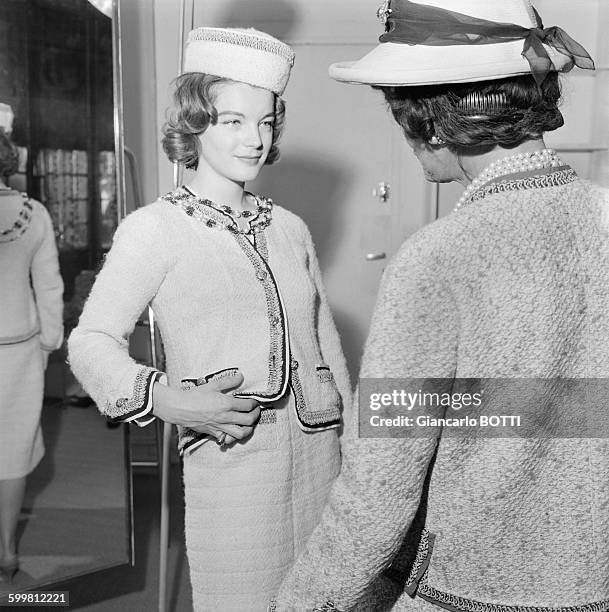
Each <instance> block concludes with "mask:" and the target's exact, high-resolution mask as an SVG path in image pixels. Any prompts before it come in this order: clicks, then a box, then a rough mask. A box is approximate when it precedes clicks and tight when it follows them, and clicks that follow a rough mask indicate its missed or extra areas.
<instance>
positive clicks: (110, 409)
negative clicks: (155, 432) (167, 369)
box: [105, 367, 167, 427]
mask: <svg viewBox="0 0 609 612" xmlns="http://www.w3.org/2000/svg"><path fill="white" fill-rule="evenodd" d="M166 378H167V377H166V376H165V374H163V372H159V371H158V370H155V369H154V368H148V367H143V368H141V369H140V370H139V371H138V372H137V374H136V376H135V380H134V382H133V389H132V393H131V397H119V398H118V399H117V400H116V401H115V402H114V404H113V403H112V402H107V404H106V410H105V414H106V418H107V419H108V421H110V422H111V423H130V422H132V421H133V422H135V423H136V424H137V425H139V426H140V427H144V426H145V425H148V424H150V423H152V421H154V420H155V419H156V417H155V416H153V415H152V414H151V413H152V406H153V403H152V387H153V386H154V383H155V382H157V381H158V382H160V383H161V384H165V385H166V384H167V381H166Z"/></svg>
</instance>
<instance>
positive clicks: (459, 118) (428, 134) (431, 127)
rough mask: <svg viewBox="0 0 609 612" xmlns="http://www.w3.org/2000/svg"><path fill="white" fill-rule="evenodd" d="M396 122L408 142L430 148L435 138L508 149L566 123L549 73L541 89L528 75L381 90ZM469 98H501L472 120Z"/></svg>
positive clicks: (452, 143)
mask: <svg viewBox="0 0 609 612" xmlns="http://www.w3.org/2000/svg"><path fill="white" fill-rule="evenodd" d="M378 89H381V90H382V91H383V93H384V94H385V99H386V100H387V103H388V104H389V107H390V109H391V112H392V114H393V117H394V119H395V120H396V121H397V122H398V124H399V125H400V126H401V127H402V129H403V130H404V133H405V134H406V136H408V137H409V138H413V139H418V140H422V141H424V142H427V143H428V142H429V141H430V140H431V138H432V136H437V137H438V138H441V139H442V140H444V142H446V144H447V145H448V146H449V147H453V148H456V149H460V148H469V147H495V146H501V147H505V148H512V147H515V146H518V145H519V144H521V143H522V142H525V141H527V140H531V139H534V138H539V137H541V135H542V134H543V133H544V132H549V131H552V130H556V129H558V128H559V127H561V126H562V125H563V123H564V120H563V116H562V114H561V112H560V111H559V110H558V104H559V102H560V98H561V90H560V83H559V81H558V74H557V73H555V72H553V73H550V74H549V75H548V76H547V78H546V79H545V81H544V82H543V84H542V85H541V87H539V86H538V85H537V83H536V82H535V80H534V78H533V77H532V76H531V75H523V76H517V77H510V78H506V79H500V80H497V81H483V82H480V83H463V84H458V83H453V84H447V85H429V86H418V87H379V88H378ZM469 94H478V95H480V96H486V97H490V99H493V98H494V99H497V98H501V99H504V101H505V103H504V104H501V105H500V106H499V107H498V108H496V109H494V110H493V111H492V112H489V113H488V114H484V115H482V116H481V115H477V116H475V115H474V116H473V115H472V113H471V112H468V111H467V109H464V108H463V105H462V104H460V103H461V101H462V100H463V99H464V98H465V97H466V96H468V95H469Z"/></svg>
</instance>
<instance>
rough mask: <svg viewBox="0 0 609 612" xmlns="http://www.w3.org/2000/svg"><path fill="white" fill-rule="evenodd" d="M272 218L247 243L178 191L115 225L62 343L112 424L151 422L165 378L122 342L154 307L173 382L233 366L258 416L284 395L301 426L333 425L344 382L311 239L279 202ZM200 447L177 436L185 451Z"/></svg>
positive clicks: (190, 436) (219, 216)
mask: <svg viewBox="0 0 609 612" xmlns="http://www.w3.org/2000/svg"><path fill="white" fill-rule="evenodd" d="M272 215H273V216H272V222H271V224H270V226H269V227H267V228H266V229H265V230H264V231H261V232H259V233H256V234H255V240H253V241H250V240H249V239H248V238H247V237H246V236H245V235H243V234H239V233H237V232H235V231H232V230H234V222H233V221H232V219H231V217H230V216H228V215H227V214H226V213H224V212H222V211H221V210H217V209H215V208H213V207H211V206H209V205H207V204H205V202H204V201H203V200H200V199H198V198H197V197H196V196H194V194H192V193H190V192H189V191H188V190H187V189H185V188H180V189H178V190H176V191H175V192H172V193H170V194H167V195H166V196H164V197H162V198H159V200H157V201H156V202H154V203H153V204H150V205H148V206H145V207H143V208H142V209H140V210H137V211H136V212H134V213H132V214H130V215H129V216H128V217H127V218H126V219H125V220H124V221H123V222H122V223H121V225H120V226H119V228H118V230H117V232H116V236H115V239H114V243H113V246H112V249H111V250H110V252H109V253H108V257H107V260H106V262H105V264H104V266H103V269H102V270H101V272H100V274H99V275H98V277H97V279H96V282H95V284H94V286H93V288H92V291H91V295H90V297H89V298H88V300H87V302H86V304H85V307H84V310H83V313H82V316H81V318H80V321H79V324H78V326H77V328H76V329H75V330H74V331H73V333H72V334H71V336H70V339H69V356H70V364H71V366H72V368H73V370H74V373H75V374H76V376H77V378H78V379H79V380H80V381H81V383H82V384H83V386H84V388H85V389H86V390H87V391H88V393H89V394H90V395H91V397H93V399H95V401H96V403H97V405H98V406H99V407H100V409H101V411H102V412H103V413H104V414H105V415H106V416H107V417H108V418H110V419H111V420H117V421H132V420H135V421H137V422H138V423H140V424H146V423H147V422H149V421H150V420H151V419H150V414H149V413H150V411H151V409H152V402H151V387H152V385H153V384H154V382H155V381H156V380H157V379H160V378H161V376H162V373H160V372H158V371H156V370H154V369H153V368H150V367H147V366H143V365H141V364H139V363H137V362H135V361H134V360H133V359H131V357H130V356H129V354H128V343H127V338H128V336H129V334H130V333H131V331H132V330H133V328H134V325H135V322H136V320H137V318H138V317H139V315H140V313H141V312H142V311H143V309H144V308H145V306H146V304H148V303H149V302H150V303H151V305H152V308H153V311H154V313H155V317H156V321H157V322H158V326H159V330H160V332H161V336H162V339H163V346H164V349H165V354H166V360H167V372H166V374H167V376H168V382H169V384H170V385H173V386H182V387H183V388H188V387H190V386H192V385H195V384H204V383H205V382H207V381H209V380H210V379H212V378H214V377H218V376H222V375H224V374H226V373H229V372H231V371H234V370H239V371H240V372H241V373H242V374H243V376H244V383H243V385H242V386H241V387H240V388H239V389H238V395H239V396H240V397H251V398H254V399H257V400H259V401H260V403H261V405H262V406H263V407H265V408H266V409H265V410H263V417H262V418H265V419H269V418H271V419H272V410H273V402H274V401H276V400H277V399H279V398H281V397H283V396H284V395H285V394H286V393H288V392H292V393H293V394H294V397H295V400H296V401H295V404H296V412H297V416H298V420H299V424H300V426H301V427H302V429H304V430H306V431H316V430H322V429H327V428H333V427H338V426H339V424H340V411H341V404H342V400H341V395H342V398H344V399H345V400H347V399H348V398H349V395H350V385H349V379H348V374H347V370H346V365H345V360H344V357H343V355H342V350H341V347H340V341H339V338H338V334H337V332H336V329H335V326H334V323H333V320H332V315H331V313H330V309H329V306H328V302H327V299H326V295H325V292H324V289H323V286H322V280H321V274H320V271H319V266H318V263H317V258H316V256H315V250H314V247H313V242H312V240H311V236H310V234H309V232H308V229H307V228H306V226H305V224H304V223H303V222H302V221H301V220H300V219H299V218H298V217H297V216H296V215H294V214H292V213H290V212H288V211H287V210H285V209H283V208H282V207H280V206H275V207H274V208H273V211H272ZM339 390H340V391H339ZM207 440H208V437H206V436H204V435H201V434H197V433H195V432H194V431H192V430H185V429H183V428H181V429H180V442H179V448H180V450H181V451H182V452H184V451H186V450H189V451H193V450H195V449H196V447H197V446H199V445H200V444H202V443H204V442H206V441H207Z"/></svg>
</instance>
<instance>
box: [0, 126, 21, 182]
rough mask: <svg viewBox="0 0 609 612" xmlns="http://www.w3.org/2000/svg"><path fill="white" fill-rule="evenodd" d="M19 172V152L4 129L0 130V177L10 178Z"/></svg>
mask: <svg viewBox="0 0 609 612" xmlns="http://www.w3.org/2000/svg"><path fill="white" fill-rule="evenodd" d="M17 170H19V151H17V147H16V146H15V145H14V144H13V143H12V142H11V139H10V138H9V137H8V136H7V134H6V132H5V131H4V128H0V177H2V178H3V179H5V178H8V177H9V176H12V175H13V174H15V172H17Z"/></svg>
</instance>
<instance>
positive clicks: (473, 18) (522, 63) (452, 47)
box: [329, 0, 594, 86]
mask: <svg viewBox="0 0 609 612" xmlns="http://www.w3.org/2000/svg"><path fill="white" fill-rule="evenodd" d="M377 16H378V17H379V18H380V19H381V21H383V22H384V24H385V33H384V34H383V35H382V36H381V37H380V41H381V44H380V45H378V46H377V47H376V48H375V49H373V50H372V51H371V52H370V53H368V54H367V55H366V56H364V57H363V58H362V59H360V60H358V61H353V62H338V63H336V64H332V65H331V66H330V69H329V73H330V76H331V77H332V78H334V79H336V80H338V81H344V82H351V83H365V84H369V85H404V86H408V85H436V84H442V83H467V82H477V81H486V80H496V79H502V78H505V77H511V76H516V75H521V74H531V73H533V75H534V76H535V78H536V80H537V81H538V83H540V82H542V81H543V80H544V79H545V76H546V75H547V74H548V72H550V71H565V72H566V71H568V70H570V69H571V68H572V67H573V65H574V64H576V65H578V66H580V67H582V68H588V69H590V68H591V69H593V68H594V62H593V61H592V59H591V58H590V56H589V55H588V53H587V52H586V50H585V49H584V48H583V47H582V46H581V45H579V44H578V43H576V42H575V41H574V40H573V39H572V38H570V37H569V35H568V34H566V32H564V31H563V30H561V29H560V28H557V27H553V28H547V29H544V28H543V24H542V23H541V19H540V17H539V14H538V13H537V12H536V10H535V9H534V8H533V6H532V5H531V2H530V0H411V1H407V0H385V2H384V4H383V5H382V6H381V7H380V8H379V11H378V13H377ZM523 43H524V46H523Z"/></svg>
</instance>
